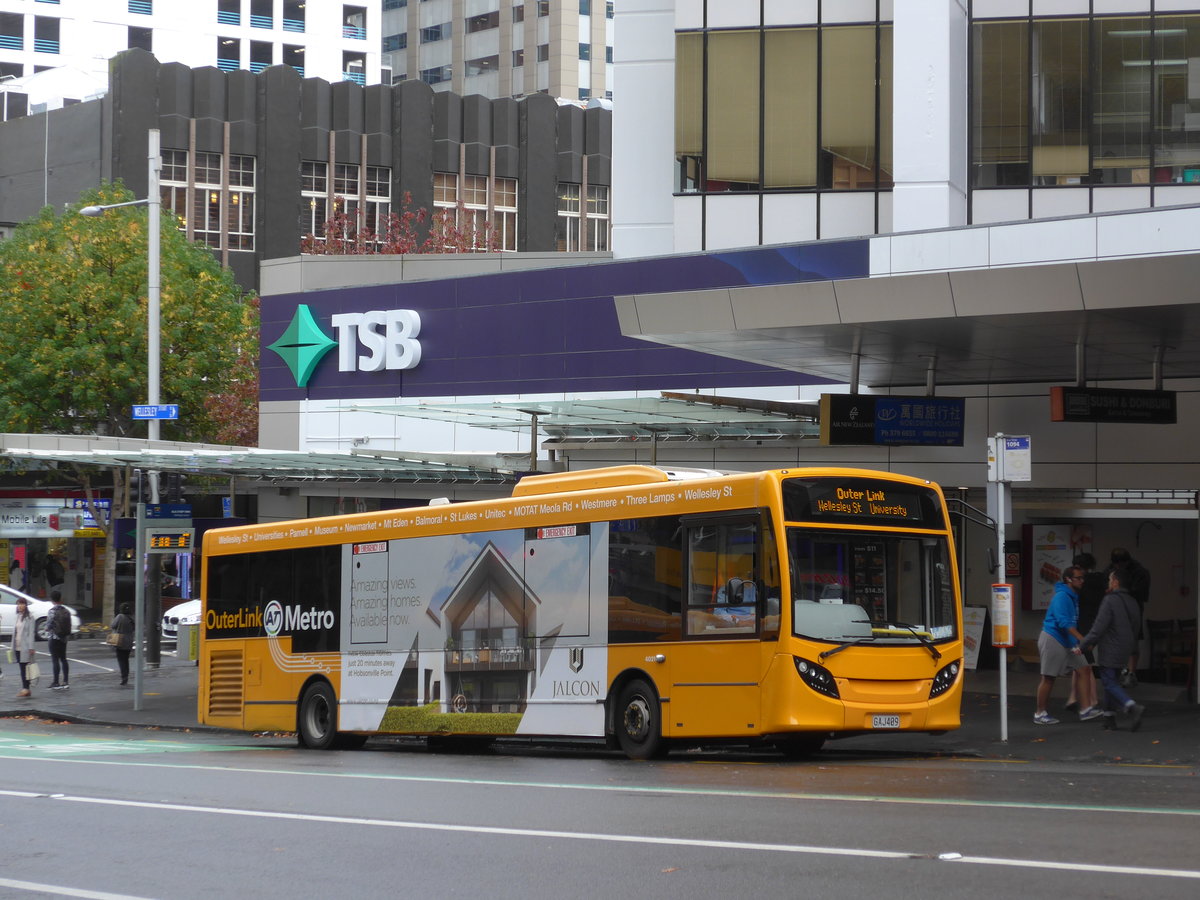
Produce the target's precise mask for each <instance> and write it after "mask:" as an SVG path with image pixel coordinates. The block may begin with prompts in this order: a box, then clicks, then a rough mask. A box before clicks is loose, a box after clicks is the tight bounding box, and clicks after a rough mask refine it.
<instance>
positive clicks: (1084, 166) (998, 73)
mask: <svg viewBox="0 0 1200 900" xmlns="http://www.w3.org/2000/svg"><path fill="white" fill-rule="evenodd" d="M971 50H972V56H973V63H972V68H971V79H972V85H971V144H972V166H971V170H972V184H973V186H974V187H977V188H987V187H1013V186H1016V187H1034V186H1038V187H1041V186H1050V185H1082V184H1089V185H1137V184H1186V183H1200V16H1187V15H1178V16H1167V15H1163V16H1112V17H1108V16H1102V17H1090V18H1089V17H1080V18H1070V19H1068V18H1062V19H1026V20H1014V21H994V22H976V23H974V24H973V25H972V48H971Z"/></svg>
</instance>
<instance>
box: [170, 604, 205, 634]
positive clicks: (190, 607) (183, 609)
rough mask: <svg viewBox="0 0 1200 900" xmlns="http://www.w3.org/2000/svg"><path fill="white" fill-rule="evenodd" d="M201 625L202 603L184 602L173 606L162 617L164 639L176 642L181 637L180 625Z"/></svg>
mask: <svg viewBox="0 0 1200 900" xmlns="http://www.w3.org/2000/svg"><path fill="white" fill-rule="evenodd" d="M199 624H200V601H199V600H184V601H183V602H182V603H177V604H176V605H175V606H172V607H171V608H170V609H168V610H167V611H166V612H165V613H163V617H162V639H163V640H164V641H173V640H176V639H177V638H178V636H179V626H180V625H199Z"/></svg>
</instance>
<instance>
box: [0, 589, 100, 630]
mask: <svg viewBox="0 0 1200 900" xmlns="http://www.w3.org/2000/svg"><path fill="white" fill-rule="evenodd" d="M18 597H24V598H25V602H26V603H28V604H29V614H30V615H31V616H33V618H34V621H35V622H36V624H37V639H38V640H39V641H44V640H46V616H48V615H49V614H50V608H51V607H52V606H54V604H53V603H51V602H50V601H49V600H39V599H38V598H37V597H30V596H29V595H28V594H26V593H24V592H23V591H18V590H15V589H13V588H10V587H5V586H4V585H2V584H0V636H3V637H6V638H8V639H9V640H10V641H11V640H12V633H13V629H14V628H15V627H16V624H17V598H18ZM67 609H68V610H69V611H70V613H71V634H78V633H79V624H80V622H79V613H77V612H75V610H73V609H71V607H69V606H68V607H67Z"/></svg>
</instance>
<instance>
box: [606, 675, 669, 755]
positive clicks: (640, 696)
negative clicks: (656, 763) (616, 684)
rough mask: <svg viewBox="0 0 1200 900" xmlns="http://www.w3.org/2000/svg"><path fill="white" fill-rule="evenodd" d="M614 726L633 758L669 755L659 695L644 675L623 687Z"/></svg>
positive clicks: (622, 746) (623, 748) (622, 745)
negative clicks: (645, 679)
mask: <svg viewBox="0 0 1200 900" xmlns="http://www.w3.org/2000/svg"><path fill="white" fill-rule="evenodd" d="M614 726H615V728H616V732H617V743H619V744H620V745H621V750H622V751H624V753H625V755H626V756H628V757H629V758H630V759H654V758H656V757H660V756H665V755H666V752H667V743H666V741H665V740H664V739H663V736H662V710H661V707H660V705H659V702H658V695H657V694H656V693H655V692H654V688H652V687H651V686H650V685H649V684H647V683H646V682H645V681H643V680H642V679H640V678H635V679H634V680H633V681H631V682H629V683H628V684H627V685H625V687H624V688H622V689H621V693H620V695H619V699H618V700H617V709H616V716H615V717H614Z"/></svg>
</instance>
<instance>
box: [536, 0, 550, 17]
mask: <svg viewBox="0 0 1200 900" xmlns="http://www.w3.org/2000/svg"><path fill="white" fill-rule="evenodd" d="M537 12H538V18H539V19H543V18H545V17H546V16H548V15H550V0H537Z"/></svg>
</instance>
